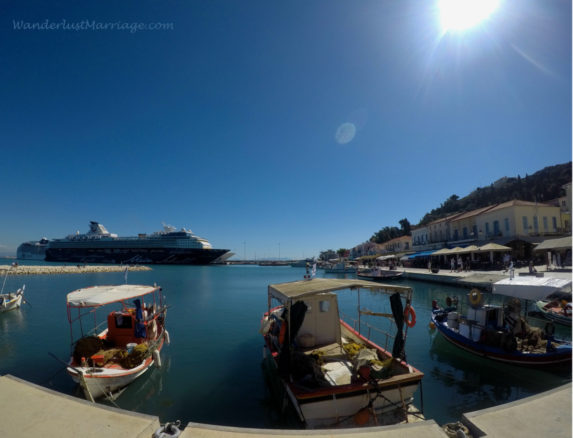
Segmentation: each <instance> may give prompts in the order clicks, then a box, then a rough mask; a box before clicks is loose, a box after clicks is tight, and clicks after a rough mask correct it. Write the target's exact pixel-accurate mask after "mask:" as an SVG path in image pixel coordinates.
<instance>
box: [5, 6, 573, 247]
mask: <svg viewBox="0 0 573 438" xmlns="http://www.w3.org/2000/svg"><path fill="white" fill-rule="evenodd" d="M0 8H1V10H2V13H1V14H0V15H1V20H0V61H1V67H0V83H2V84H3V85H2V87H0V114H1V115H2V116H1V117H0V133H1V134H0V135H1V145H2V151H3V152H2V156H1V157H2V158H1V160H0V187H1V189H0V194H1V198H2V205H3V208H2V214H1V215H0V253H4V254H13V253H15V249H16V247H17V246H18V245H19V244H20V243H21V242H23V241H26V240H35V239H39V238H41V237H42V236H46V237H48V238H56V237H63V236H65V235H67V234H70V233H73V232H75V231H76V230H80V231H81V232H85V231H87V229H88V222H89V221H90V220H96V221H99V222H101V223H103V224H104V225H106V227H107V228H108V230H109V231H111V232H114V233H117V234H119V235H135V234H137V233H140V232H153V231H156V230H158V229H160V228H161V223H162V222H166V223H169V224H172V225H174V226H176V227H187V228H190V229H192V230H193V231H194V232H195V233H196V234H198V235H200V236H202V237H205V238H207V239H208V240H210V241H211V243H212V244H213V246H214V247H217V248H228V249H231V250H232V251H234V252H235V253H236V254H237V255H238V256H240V257H243V255H246V256H247V257H248V258H253V257H257V258H269V257H275V258H276V257H278V255H279V251H280V256H281V257H294V258H298V257H309V256H315V255H318V253H319V252H320V251H321V250H325V249H330V248H332V249H335V250H336V249H338V248H349V247H352V246H354V245H356V244H359V243H361V242H364V241H366V240H368V239H369V238H370V237H371V236H372V234H373V233H374V232H376V231H378V230H379V229H380V228H382V227H384V226H399V224H398V221H399V220H400V219H402V218H407V219H408V220H409V221H410V222H411V223H412V224H416V223H418V221H419V220H420V219H421V218H422V217H423V215H424V214H425V213H426V212H428V211H430V210H431V209H433V208H435V207H438V206H439V205H440V204H441V203H442V202H443V201H445V200H446V199H447V198H448V197H449V196H451V195H452V194H456V195H458V196H460V197H463V196H465V195H467V194H468V193H470V192H471V191H472V190H473V189H475V188H476V187H478V186H485V185H489V184H490V183H492V182H493V181H495V180H497V179H498V178H500V177H503V176H516V175H518V174H519V175H521V176H524V175H525V174H532V173H534V172H536V171H537V170H540V169H542V168H543V167H545V166H548V165H554V164H559V163H564V162H568V161H569V160H571V2H570V1H568V0H520V1H519V2H516V1H508V0H499V4H498V7H497V9H496V10H495V11H493V12H492V13H491V15H489V17H487V18H486V19H484V20H483V21H481V22H479V23H478V24H476V25H475V26H473V27H470V28H467V29H464V30H457V29H452V28H449V29H445V28H444V27H443V21H442V20H441V17H442V15H441V12H442V11H443V10H442V9H440V3H439V2H438V1H434V0H426V1H421V0H419V1H411V0H400V1H395V0H392V1H390V0H377V1H371V0H361V1H356V0H352V1H350V0H310V1H309V0H304V1H296V0H295V1H289V2H270V1H268V0H266V1H250V0H243V1H238V0H204V1H200V0H185V1H176V0H153V1H152V0H121V1H114V2H109V1H102V0H89V1H86V0H82V1H77V0H74V1H71V0H62V1H53V2H49V4H47V3H46V2H45V1H31V0H29V1H22V0H18V1H16V0H14V1H12V0H4V1H3V2H2V5H1V6H0ZM34 23H36V24H35V26H36V27H38V26H40V25H43V26H52V27H53V29H51V30H39V29H37V30H29V27H30V26H33V25H34ZM82 23H84V24H83V26H84V29H83V30H81V26H82ZM86 23H88V24H86ZM123 23H128V25H130V24H131V23H142V26H146V27H149V26H154V25H155V26H156V27H157V23H162V24H163V25H166V26H167V27H168V29H165V30H146V29H142V30H140V31H137V32H131V31H130V30H129V29H124V30H122V29H120V27H121V26H126V25H124V24H123ZM18 26H19V27H20V28H18ZM26 26H28V27H26ZM65 26H68V27H67V28H66V27H65ZM71 26H76V28H78V30H73V29H71V28H70V27H71ZM88 26H92V27H93V28H90V27H88ZM106 26H107V29H106V28H105V27H106ZM114 26H115V27H114ZM86 27H87V28H86ZM96 27H97V28H96ZM26 29H28V30H26Z"/></svg>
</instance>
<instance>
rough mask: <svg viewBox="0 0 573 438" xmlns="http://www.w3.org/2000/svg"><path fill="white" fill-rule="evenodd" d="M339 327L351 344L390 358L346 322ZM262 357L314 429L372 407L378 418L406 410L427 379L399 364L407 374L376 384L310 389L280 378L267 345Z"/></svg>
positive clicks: (304, 419) (362, 382)
mask: <svg viewBox="0 0 573 438" xmlns="http://www.w3.org/2000/svg"><path fill="white" fill-rule="evenodd" d="M340 324H341V329H342V331H343V334H344V336H345V337H347V336H350V338H351V340H359V341H360V342H362V343H364V344H365V345H366V346H367V347H369V348H373V349H376V350H377V351H379V352H382V353H383V354H384V356H385V357H390V354H389V353H388V352H386V351H385V350H384V349H383V348H381V347H379V346H378V345H376V344H375V343H373V342H371V341H370V340H368V339H366V338H365V337H363V336H362V335H360V334H358V333H357V332H356V331H355V330H354V329H352V328H351V327H350V326H349V325H348V324H346V323H345V322H344V321H342V320H341V321H340ZM263 356H264V360H265V362H266V364H267V366H269V367H271V368H272V369H273V371H274V372H273V373H272V374H273V375H275V376H276V378H277V379H279V380H280V382H281V384H282V386H283V389H284V391H285V392H286V394H287V395H288V398H289V399H290V402H291V403H292V405H293V406H294V408H295V410H296V411H297V413H298V416H299V418H300V420H301V421H303V422H304V423H305V425H306V426H307V427H308V428H311V429H312V428H324V427H337V426H339V425H340V424H341V423H342V422H343V421H345V420H347V419H349V418H350V419H351V418H352V417H353V416H354V415H356V414H357V413H358V412H360V411H361V410H363V409H364V408H366V407H368V406H372V408H373V411H374V415H376V416H380V415H384V414H385V413H386V412H390V411H395V410H396V409H397V408H407V407H408V405H410V404H411V403H412V402H413V398H414V394H415V392H416V390H417V389H418V387H419V385H420V382H421V380H422V378H423V376H424V374H423V373H422V372H420V371H418V370H417V369H415V368H413V367H411V366H410V365H408V364H406V363H405V362H401V361H397V362H398V364H399V366H400V367H402V369H403V370H404V374H398V375H395V376H392V377H389V378H387V379H376V380H375V383H373V381H372V380H370V381H369V382H366V381H361V382H354V383H350V384H346V385H337V386H332V387H321V388H317V389H309V388H305V387H303V386H302V385H299V384H297V383H295V382H291V381H289V380H288V379H282V378H280V377H279V375H278V362H277V357H276V355H274V354H273V353H272V348H271V346H270V344H269V343H268V342H266V343H265V348H264V352H263Z"/></svg>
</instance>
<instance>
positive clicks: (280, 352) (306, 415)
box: [261, 278, 424, 428]
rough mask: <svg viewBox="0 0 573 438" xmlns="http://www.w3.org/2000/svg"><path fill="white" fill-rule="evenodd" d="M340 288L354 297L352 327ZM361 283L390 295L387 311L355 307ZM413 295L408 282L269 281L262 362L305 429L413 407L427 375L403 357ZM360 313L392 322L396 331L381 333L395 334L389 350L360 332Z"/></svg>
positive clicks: (362, 422)
mask: <svg viewBox="0 0 573 438" xmlns="http://www.w3.org/2000/svg"><path fill="white" fill-rule="evenodd" d="M344 289H349V290H351V291H354V292H356V297H357V299H358V304H359V306H358V308H359V312H358V321H357V324H356V325H355V326H354V327H355V328H353V327H351V325H349V324H348V323H347V322H345V321H343V320H342V319H340V316H339V310H338V299H337V294H336V293H334V292H336V291H340V290H344ZM361 289H362V290H367V291H369V292H382V293H385V294H387V295H390V303H389V306H391V310H392V313H387V314H382V313H374V312H371V311H367V310H362V309H360V290H361ZM411 298H412V289H411V288H409V287H399V286H392V285H385V284H380V283H374V282H368V281H364V280H355V279H327V278H313V279H307V280H302V281H295V282H289V283H281V284H271V285H269V287H268V311H267V312H266V313H265V314H264V315H263V318H262V321H261V324H262V325H261V333H262V334H263V337H264V342H265V345H264V352H263V355H264V361H265V364H266V366H267V369H270V370H271V373H270V374H271V375H272V378H273V382H278V383H279V384H278V385H277V386H278V387H279V388H282V390H281V395H282V396H283V397H285V398H286V397H288V398H289V399H290V401H291V403H292V406H293V407H294V409H295V411H296V412H297V414H298V417H299V419H300V420H301V421H302V422H303V423H304V424H305V426H306V427H307V428H321V427H339V426H343V427H344V426H346V425H347V423H348V422H349V421H350V422H351V423H352V424H350V426H356V425H365V424H381V422H382V421H383V419H382V417H383V416H384V414H388V413H390V412H395V411H396V410H397V409H398V410H403V411H407V410H408V408H409V407H411V404H412V401H413V396H414V393H415V392H416V390H417V389H418V386H419V385H420V382H421V380H422V377H423V375H424V374H423V373H422V372H420V371H419V370H417V369H416V368H414V367H412V366H411V365H409V364H408V363H407V362H406V359H405V350H404V347H405V340H406V334H407V330H408V327H412V326H413V325H414V323H415V312H414V309H413V308H412V307H411V304H410V303H411ZM402 300H404V301H405V305H403V303H402ZM273 302H278V306H276V307H272V306H273ZM361 315H374V316H384V317H387V318H391V319H393V320H394V321H395V336H392V335H390V333H384V334H385V335H386V336H387V337H386V342H387V343H388V337H390V338H392V337H393V338H394V344H393V349H392V352H391V353H390V352H389V351H387V350H385V349H384V348H382V347H381V346H379V345H377V344H376V343H374V342H373V341H372V340H371V339H369V338H367V337H366V336H365V335H364V334H363V333H361V327H362V330H364V329H365V326H364V325H363V321H361ZM404 324H406V329H405V330H404ZM372 329H373V327H370V328H368V333H371V330H372ZM281 395H279V397H280V396H281ZM283 400H284V399H283ZM373 421H374V423H373Z"/></svg>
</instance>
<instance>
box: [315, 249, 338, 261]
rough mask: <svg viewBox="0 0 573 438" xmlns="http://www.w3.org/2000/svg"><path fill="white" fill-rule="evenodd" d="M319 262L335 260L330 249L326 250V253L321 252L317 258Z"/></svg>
mask: <svg viewBox="0 0 573 438" xmlns="http://www.w3.org/2000/svg"><path fill="white" fill-rule="evenodd" d="M318 258H319V260H322V261H324V262H326V261H328V260H330V259H334V258H336V253H335V252H334V251H333V250H332V249H327V250H326V251H321V252H320V255H319V256H318Z"/></svg>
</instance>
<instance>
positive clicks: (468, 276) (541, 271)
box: [397, 266, 571, 291]
mask: <svg viewBox="0 0 573 438" xmlns="http://www.w3.org/2000/svg"><path fill="white" fill-rule="evenodd" d="M536 269H537V275H540V276H544V277H552V278H566V279H571V269H569V270H564V271H560V272H557V271H547V270H546V269H545V266H537V267H536ZM397 271H398V272H404V278H407V279H410V280H419V281H427V282H434V283H441V284H449V285H451V286H458V287H467V288H470V289H471V288H474V287H477V288H478V289H482V290H485V291H491V288H492V284H493V283H495V282H496V281H499V280H503V279H504V278H509V272H508V271H504V270H502V271H462V272H450V271H449V270H447V269H442V270H440V271H439V272H438V273H436V274H434V273H432V272H430V271H429V270H428V269H422V268H402V267H401V268H398V269H397ZM514 275H515V276H520V275H529V268H527V267H526V268H518V269H515V271H514Z"/></svg>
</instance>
